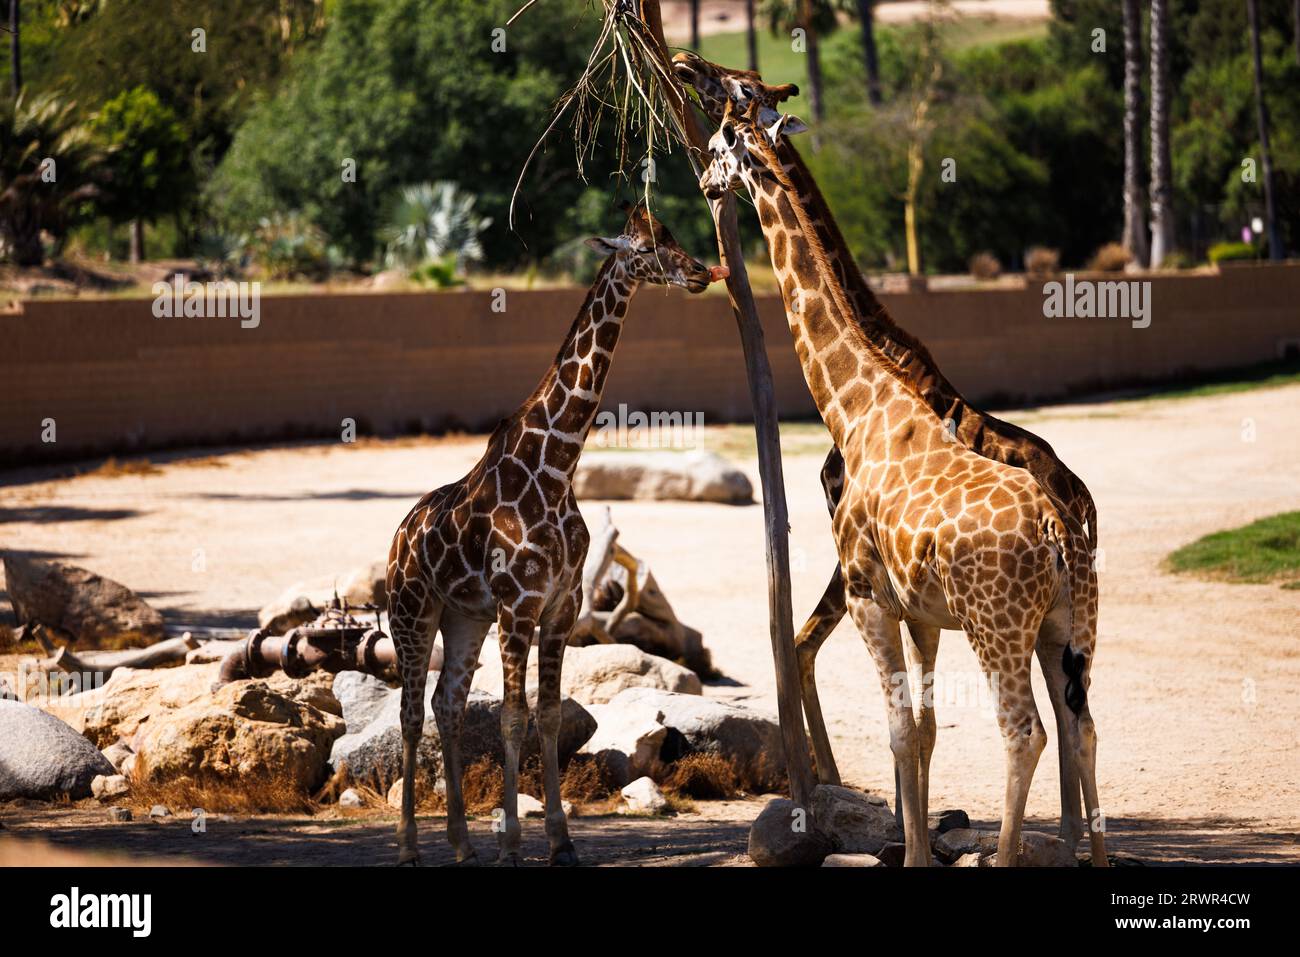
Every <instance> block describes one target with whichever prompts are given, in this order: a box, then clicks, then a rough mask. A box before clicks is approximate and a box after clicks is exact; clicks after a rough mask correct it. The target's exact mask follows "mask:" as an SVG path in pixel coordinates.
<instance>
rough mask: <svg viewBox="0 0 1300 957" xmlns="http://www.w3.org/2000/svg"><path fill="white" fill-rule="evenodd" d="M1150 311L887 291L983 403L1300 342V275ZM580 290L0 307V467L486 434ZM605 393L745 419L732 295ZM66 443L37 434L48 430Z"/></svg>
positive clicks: (1010, 292)
mask: <svg viewBox="0 0 1300 957" xmlns="http://www.w3.org/2000/svg"><path fill="white" fill-rule="evenodd" d="M1152 284H1153V289H1152V303H1153V305H1152V321H1151V325H1150V327H1149V328H1146V329H1133V328H1131V326H1130V324H1129V322H1128V321H1126V320H1122V319H1048V318H1045V317H1044V315H1043V298H1044V297H1043V291H1042V283H1037V282H1036V283H1030V284H1028V285H1027V287H1026V288H1023V289H998V290H987V291H972V290H965V291H951V292H944V291H937V292H923V293H907V294H899V295H894V296H886V297H884V298H885V301H886V304H887V305H888V307H889V309H890V310H891V312H892V313H893V315H894V317H895V318H896V319H897V320H898V322H899V323H900V324H901V325H903V326H904V327H905V328H907V329H909V330H911V331H912V332H914V333H915V334H917V335H918V336H920V337H921V339H922V340H924V341H925V342H926V344H927V345H928V346H929V347H930V349H931V351H932V352H933V354H934V356H935V358H936V359H937V360H938V362H939V364H940V365H941V366H942V368H943V369H944V371H945V373H946V374H947V375H948V377H949V378H950V379H951V380H952V381H953V383H954V384H955V385H956V386H957V387H958V388H959V389H961V390H962V391H963V392H965V394H966V395H967V396H969V397H970V398H972V399H973V400H975V401H977V402H979V401H981V400H984V401H987V400H990V399H997V400H1001V401H1020V400H1039V399H1050V398H1054V397H1060V396H1065V395H1069V394H1072V393H1078V392H1081V391H1084V390H1088V389H1096V388H1099V387H1104V386H1108V385H1124V384H1130V383H1133V382H1139V381H1157V380H1160V379H1166V378H1170V377H1174V376H1178V375H1182V374H1185V373H1188V372H1191V371H1197V370H1201V371H1204V370H1212V369H1220V368H1231V367H1234V366H1243V365H1248V364H1251V363H1256V362H1262V361H1267V360H1270V359H1275V358H1277V357H1278V356H1279V349H1280V348H1284V345H1285V344H1286V343H1288V342H1289V343H1290V344H1291V345H1292V347H1294V346H1295V345H1296V344H1297V343H1300V265H1282V266H1240V267H1234V268H1230V269H1225V270H1224V271H1223V273H1222V274H1221V275H1209V274H1206V275H1200V274H1197V275H1185V276H1167V277H1159V278H1155V279H1153V280H1152ZM582 297H583V291H582V290H578V289H565V290H545V291H535V292H524V291H512V292H510V293H508V299H507V308H506V311H505V312H504V313H498V312H493V311H492V309H491V296H490V294H488V293H483V292H447V293H340V294H330V295H302V296H266V297H264V298H263V299H262V302H261V322H260V325H259V326H258V327H257V328H255V329H241V328H240V324H239V321H238V320H237V319H218V318H212V319H198V318H188V319H186V318H180V319H158V318H155V317H154V315H153V312H152V308H151V306H152V300H151V299H104V300H93V299H76V300H36V301H31V302H26V303H22V304H20V305H18V306H17V307H15V308H14V309H13V310H11V311H10V312H7V313H3V314H0V383H2V387H0V460H3V461H4V462H6V463H7V464H11V465H12V464H19V463H30V462H35V461H40V460H45V459H53V458H68V457H72V456H77V455H86V454H91V453H95V452H109V451H123V450H127V449H132V448H149V447H160V446H168V445H179V444H191V443H193V444H205V443H219V442H225V441H244V440H251V439H258V438H276V437H283V436H293V435H337V434H338V433H339V430H340V421H341V420H342V419H343V418H345V417H351V418H354V419H356V420H357V422H358V423H359V424H360V425H361V427H362V431H363V432H377V433H392V432H400V431H407V430H410V429H412V428H415V427H419V428H425V429H435V430H436V429H442V428H447V427H460V428H471V429H479V428H484V427H488V426H490V425H491V424H493V423H494V422H495V421H496V420H497V419H498V418H500V417H501V416H503V415H506V414H508V413H509V412H510V411H512V410H513V409H514V408H515V406H516V405H517V404H518V403H519V402H520V401H521V400H522V399H523V398H524V397H526V396H527V395H528V394H529V393H530V392H531V390H532V388H533V386H534V384H535V383H536V382H537V380H538V379H539V378H540V377H541V375H542V374H543V372H544V371H545V369H546V368H547V366H548V364H549V363H550V362H551V361H552V359H553V358H554V356H555V350H556V348H557V346H558V344H559V342H560V340H561V339H562V338H563V336H564V334H565V331H566V330H567V328H568V326H569V323H570V322H571V321H572V319H573V315H574V313H575V311H576V310H577V308H578V306H579V305H580V304H581V302H582ZM759 309H760V314H761V317H762V321H763V326H764V330H765V333H766V336H767V343H768V352H769V355H770V356H771V361H772V367H773V375H774V378H775V383H776V390H777V400H778V408H779V410H780V413H781V415H782V416H784V417H792V418H806V417H808V416H812V415H815V414H816V409H815V408H814V406H813V404H812V401H811V399H810V398H809V395H808V391H807V388H806V386H805V385H804V381H803V376H802V372H801V370H800V369H799V366H798V363H797V361H796V358H795V355H794V350H793V349H792V348H791V345H790V335H789V331H788V329H787V328H786V324H785V318H784V315H783V312H782V309H781V304H780V301H779V300H778V299H777V298H775V297H762V298H760V300H759ZM605 400H606V405H607V406H610V407H614V406H617V404H618V403H620V402H623V403H627V404H628V406H629V407H631V408H633V409H638V408H639V409H645V410H665V411H682V412H687V411H689V412H696V411H699V412H703V413H704V415H705V420H706V421H722V420H744V419H746V418H748V416H749V399H748V389H747V386H746V382H745V373H744V365H743V362H742V360H741V353H740V345H739V340H738V338H737V335H736V330H735V325H734V322H733V320H732V318H731V314H730V310H729V309H728V307H727V303H726V299H725V297H722V296H720V295H707V296H700V297H689V296H687V295H685V294H683V293H681V292H678V291H672V292H668V291H665V290H662V289H660V288H657V287H651V288H647V289H644V290H642V292H641V293H640V295H639V296H638V298H637V300H636V302H635V303H634V304H633V307H632V310H631V312H630V313H629V316H628V320H627V325H626V329H625V332H624V336H623V339H622V342H621V344H620V346H619V350H618V356H617V358H616V361H615V363H614V370H613V373H612V375H611V377H610V380H609V386H608V389H607V392H606V396H605ZM47 418H52V419H54V420H55V422H56V427H57V437H58V441H57V443H55V444H54V445H47V444H42V442H41V440H40V437H41V429H42V425H41V423H42V421H43V420H44V419H47Z"/></svg>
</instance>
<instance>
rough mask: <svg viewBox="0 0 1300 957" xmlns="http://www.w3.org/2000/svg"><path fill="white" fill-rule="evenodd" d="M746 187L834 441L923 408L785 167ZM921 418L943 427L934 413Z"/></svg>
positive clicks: (752, 175)
mask: <svg viewBox="0 0 1300 957" xmlns="http://www.w3.org/2000/svg"><path fill="white" fill-rule="evenodd" d="M745 185H746V187H747V188H748V190H749V193H750V196H751V197H752V198H753V200H754V205H755V207H757V209H758V218H759V223H760V224H761V225H762V228H763V236H764V238H765V239H766V240H767V245H768V250H769V252H770V254H771V257H772V269H773V271H774V272H775V273H776V276H777V279H778V281H779V282H780V286H781V298H782V300H783V301H784V304H785V313H786V319H787V321H788V322H789V324H790V332H791V334H792V335H793V337H794V344H795V352H796V353H797V354H798V356H799V362H800V364H801V365H802V366H803V372H804V378H805V379H806V380H807V382H808V388H809V390H810V391H811V392H812V396H813V401H814V402H816V403H817V408H818V410H819V411H820V412H821V416H822V421H824V422H825V423H826V427H827V428H828V429H829V430H830V433H831V437H832V439H834V441H835V445H836V446H837V447H838V448H840V449H843V448H844V447H845V439H846V437H847V435H848V433H849V431H850V430H851V429H853V428H856V427H858V426H860V425H862V424H864V423H865V425H866V427H867V431H868V434H877V433H879V432H881V429H880V428H879V427H878V426H880V425H881V424H882V421H881V419H880V416H881V415H883V414H884V410H885V409H886V407H887V406H890V404H891V403H893V402H894V401H895V400H897V399H900V398H901V399H902V400H903V401H904V403H905V404H910V403H915V404H916V405H918V406H921V407H924V403H923V401H922V400H921V398H920V396H919V394H918V393H916V391H915V390H914V389H913V387H912V386H911V385H910V384H909V383H908V382H907V381H906V379H905V378H904V376H903V374H902V372H901V370H899V369H898V368H897V367H896V366H894V364H893V363H892V362H891V361H890V360H889V359H888V357H887V356H886V355H885V354H884V353H883V352H882V351H881V350H880V349H879V347H877V346H876V345H874V343H873V342H872V341H871V338H870V337H869V336H868V335H867V334H866V333H865V330H864V329H863V325H862V323H861V322H860V320H859V317H858V316H857V315H856V314H855V311H854V304H853V303H852V302H851V301H850V299H849V298H848V296H847V295H846V293H845V291H844V288H843V286H842V285H841V283H840V279H839V277H838V276H837V275H836V274H835V271H834V269H833V268H832V267H831V264H830V262H829V260H828V259H827V258H826V257H825V255H824V253H823V251H822V246H821V240H820V239H819V237H818V235H817V233H816V230H815V229H814V226H813V223H812V221H811V219H810V218H809V217H808V215H807V212H806V211H805V210H804V209H803V207H802V205H801V204H800V203H799V202H798V201H797V191H796V190H795V188H794V185H793V183H792V182H791V181H790V179H789V178H788V177H787V176H786V175H785V170H783V169H779V168H778V169H776V170H771V171H768V172H767V173H766V174H760V173H758V172H756V171H753V170H751V171H748V172H747V173H746V175H745ZM908 411H909V412H910V411H912V410H911V408H910V406H909V408H908ZM909 417H911V416H909ZM915 418H919V419H921V421H922V422H926V421H927V420H933V422H934V425H935V426H936V427H938V420H937V419H933V416H929V415H926V416H918V417H915ZM895 424H897V417H895ZM927 424H928V423H927Z"/></svg>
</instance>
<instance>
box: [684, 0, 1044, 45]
mask: <svg viewBox="0 0 1300 957" xmlns="http://www.w3.org/2000/svg"><path fill="white" fill-rule="evenodd" d="M755 8H756V9H760V7H759V5H758V4H755ZM951 8H952V12H953V13H956V14H957V15H959V16H963V17H988V18H990V19H992V18H996V19H999V20H1048V19H1050V18H1051V15H1052V11H1051V7H1050V5H1049V3H1048V2H1047V0H953V2H952V3H951ZM660 10H661V11H662V14H663V21H664V34H665V35H666V36H667V38H668V39H669V40H671V41H678V42H680V41H681V40H682V39H683V38H687V37H689V36H690V35H691V5H690V3H688V2H686V0H662V2H661V3H660ZM928 15H929V4H928V3H926V2H925V0H888V2H885V3H879V2H878V3H877V4H876V8H875V19H876V22H877V23H912V22H913V21H916V20H920V19H922V18H924V17H926V16H928ZM841 20H842V21H844V22H846V23H847V22H849V15H848V14H847V13H844V14H841ZM743 29H745V7H744V5H743V4H742V3H740V2H739V0H703V2H702V3H701V4H700V34H701V35H702V36H712V35H713V34H715V33H734V32H735V31H737V30H743ZM759 29H760V30H766V29H768V26H767V20H766V19H765V18H764V17H763V16H762V14H761V13H760V14H759Z"/></svg>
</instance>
